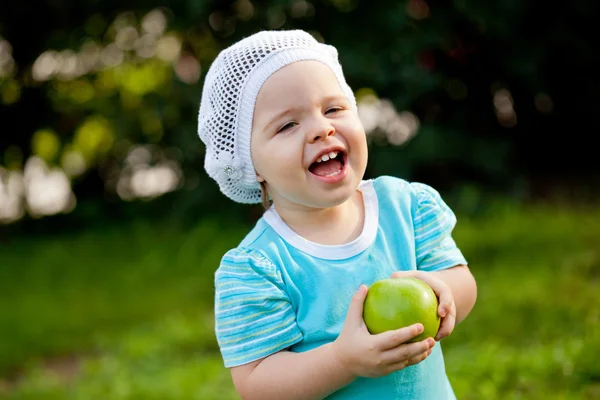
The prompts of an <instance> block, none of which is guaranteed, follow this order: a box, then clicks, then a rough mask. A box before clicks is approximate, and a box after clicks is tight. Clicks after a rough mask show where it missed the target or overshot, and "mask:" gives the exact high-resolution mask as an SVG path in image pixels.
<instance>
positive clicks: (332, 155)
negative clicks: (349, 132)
mask: <svg viewBox="0 0 600 400" xmlns="http://www.w3.org/2000/svg"><path fill="white" fill-rule="evenodd" d="M337 155H338V153H337V151H332V152H331V153H329V159H332V158H335V157H336V156H337Z"/></svg>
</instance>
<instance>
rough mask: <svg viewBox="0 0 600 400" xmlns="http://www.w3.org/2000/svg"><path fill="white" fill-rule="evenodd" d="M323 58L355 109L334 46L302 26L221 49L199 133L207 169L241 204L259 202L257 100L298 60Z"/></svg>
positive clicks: (206, 85)
mask: <svg viewBox="0 0 600 400" xmlns="http://www.w3.org/2000/svg"><path fill="white" fill-rule="evenodd" d="M303 60H315V61H320V62H322V63H324V64H326V65H327V66H329V67H330V68H331V70H332V71H333V72H334V74H335V76H336V77H337V80H338V82H339V84H340V86H341V88H342V90H343V91H344V93H345V94H346V96H347V97H348V99H349V101H350V103H351V104H352V106H353V107H354V108H356V100H355V98H354V94H353V92H352V90H351V89H350V87H349V86H348V84H347V83H346V80H345V79H344V74H343V72H342V67H341V65H340V63H339V60H338V53H337V50H336V49H335V47H333V46H331V45H326V44H322V43H319V42H318V41H317V40H315V39H314V38H313V37H312V36H311V35H310V34H309V33H307V32H304V31H301V30H289V31H261V32H258V33H255V34H254V35H252V36H249V37H247V38H245V39H242V40H240V41H239V42H237V43H235V44H233V45H232V46H230V47H228V48H226V49H224V50H223V51H221V52H220V53H219V55H218V56H217V58H216V59H215V60H214V62H213V63H212V64H211V66H210V68H209V70H208V72H207V74H206V78H205V81H204V86H203V89H202V98H201V102H200V110H199V115H198V134H199V136H200V139H201V140H202V141H203V142H204V145H205V148H206V153H205V159H204V168H205V169H206V172H207V173H208V175H209V176H210V177H211V178H213V179H214V180H215V181H216V182H217V183H218V185H219V188H220V190H221V192H223V194H225V195H226V196H227V197H229V198H230V199H232V200H234V201H237V202H239V203H260V202H261V192H260V184H259V183H258V181H257V177H256V172H255V170H254V165H253V163H252V158H251V156H250V135H251V132H252V117H253V114H254V104H255V102H256V97H257V96H258V92H259V90H260V88H261V86H262V85H263V83H264V82H265V81H266V80H267V79H268V78H269V77H270V76H271V75H272V74H273V73H274V72H276V71H277V70H279V69H280V68H282V67H284V66H286V65H288V64H291V63H293V62H296V61H303Z"/></svg>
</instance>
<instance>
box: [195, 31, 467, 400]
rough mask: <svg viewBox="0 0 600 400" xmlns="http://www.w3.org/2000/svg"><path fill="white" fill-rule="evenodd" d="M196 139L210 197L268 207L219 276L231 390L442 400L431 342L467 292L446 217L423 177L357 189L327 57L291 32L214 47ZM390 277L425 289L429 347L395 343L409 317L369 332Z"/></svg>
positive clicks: (348, 117) (350, 103) (361, 139)
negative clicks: (370, 314)
mask: <svg viewBox="0 0 600 400" xmlns="http://www.w3.org/2000/svg"><path fill="white" fill-rule="evenodd" d="M199 135H200V137H201V138H202V140H203V142H204V143H205V145H206V159H205V168H206V170H207V172H208V174H209V175H210V176H211V177H212V178H214V179H215V180H216V181H217V183H218V184H219V186H220V189H221V191H222V192H223V193H224V194H225V195H226V196H228V197H229V198H231V199H232V200H234V201H237V202H242V203H259V202H261V201H262V202H263V204H264V205H265V208H267V210H266V212H265V213H264V215H263V217H262V218H260V220H259V221H258V222H257V224H256V226H255V227H254V229H253V230H252V231H251V232H250V233H249V234H248V235H247V236H246V238H245V239H244V240H243V241H242V242H241V243H240V244H239V245H238V246H237V247H236V248H234V249H232V250H230V251H228V252H227V253H226V254H225V255H224V256H223V258H222V260H221V265H220V267H219V268H218V270H217V272H216V274H215V287H216V294H215V320H216V327H215V329H216V335H217V339H218V343H219V347H220V350H221V354H222V356H223V359H224V363H225V366H226V367H227V368H230V369H231V375H232V378H233V383H234V385H235V388H236V390H237V391H238V393H239V394H240V395H241V397H242V398H244V399H261V400H265V399H285V400H290V399H321V398H325V397H327V398H331V399H379V400H384V399H436V400H442V399H454V398H455V397H454V393H453V390H452V387H451V385H450V383H449V380H448V378H447V376H446V373H445V368H444V359H443V356H442V351H441V347H440V344H439V343H436V341H439V340H440V339H442V338H443V337H445V336H448V335H449V334H450V333H451V332H452V330H453V328H454V325H455V324H456V323H458V322H460V321H461V320H463V319H464V318H465V317H466V316H467V314H468V313H469V311H470V310H471V308H472V307H473V305H474V303H475V297H476V284H475V281H474V279H473V277H472V275H471V273H470V272H469V269H468V268H467V266H466V261H465V259H464V257H463V256H462V254H461V252H460V250H459V249H458V248H457V247H456V244H455V242H454V241H453V239H452V237H451V231H452V230H453V228H454V225H455V223H456V219H455V216H454V214H453V213H452V211H451V210H450V209H449V208H448V207H447V206H446V204H445V203H444V202H443V201H442V199H441V198H440V196H439V194H438V193H437V192H436V191H435V190H434V189H432V188H431V187H429V186H426V185H424V184H419V183H408V182H406V181H404V180H401V179H398V178H393V177H387V176H384V177H379V178H377V179H373V180H363V175H364V173H365V168H366V164H367V142H366V135H365V132H364V129H363V127H362V125H361V123H360V121H359V119H358V116H357V112H356V103H355V99H354V95H353V92H352V90H351V89H350V88H349V87H348V85H347V84H346V81H345V79H344V75H343V73H342V68H341V66H340V65H339V63H338V58H337V51H336V49H335V48H334V47H331V46H329V45H325V44H321V43H318V42H317V41H316V40H315V39H313V38H312V36H310V35H309V34H308V33H306V32H303V31H297V30H296V31H263V32H259V33H257V34H254V35H252V36H250V37H248V38H245V39H243V40H241V41H239V42H238V43H236V44H234V45H232V46H231V47H229V48H228V49H226V50H224V51H222V52H221V53H220V54H219V55H218V57H217V59H216V60H215V61H214V63H213V64H212V65H211V67H210V69H209V71H208V74H207V76H206V80H205V83H204V88H203V93H202V101H201V104H200V113H199ZM271 201H272V205H271V203H270V202H271ZM390 276H392V277H399V276H414V277H417V278H419V279H422V280H423V281H425V282H426V283H427V284H429V285H430V286H431V287H432V288H433V290H434V291H435V292H436V294H437V296H438V298H439V300H440V307H439V314H440V316H441V317H442V324H441V326H440V329H439V331H438V334H437V336H436V337H435V338H427V339H425V340H423V341H420V342H416V343H406V342H407V341H408V340H409V339H411V338H412V337H414V336H417V335H418V334H419V333H420V332H421V331H422V329H423V327H422V325H420V324H416V325H413V326H407V327H403V328H401V329H398V330H396V331H390V332H385V333H381V334H377V335H371V334H370V333H369V331H368V330H367V328H366V326H365V324H364V321H363V318H362V310H363V302H364V299H365V296H366V294H367V290H368V289H367V287H368V286H369V285H371V284H372V283H373V282H375V281H377V280H380V279H384V278H389V277H390ZM434 339H435V340H434Z"/></svg>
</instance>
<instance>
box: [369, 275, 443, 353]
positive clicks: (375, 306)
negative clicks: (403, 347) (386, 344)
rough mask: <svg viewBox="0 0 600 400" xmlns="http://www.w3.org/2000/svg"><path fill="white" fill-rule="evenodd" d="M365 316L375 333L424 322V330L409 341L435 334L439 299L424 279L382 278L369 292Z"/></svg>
mask: <svg viewBox="0 0 600 400" xmlns="http://www.w3.org/2000/svg"><path fill="white" fill-rule="evenodd" d="M363 319H364V321H365V324H366V325H367V328H368V329H369V332H370V333H371V334H378V333H382V332H385V331H389V330H393V329H399V328H403V327H405V326H409V325H412V324H416V323H418V322H420V323H421V324H423V327H424V328H425V329H424V331H423V332H422V333H421V334H420V335H418V336H416V337H414V338H412V339H411V340H409V342H418V341H420V340H423V339H426V338H428V337H433V338H434V337H435V335H436V334H437V331H438V329H439V327H440V317H439V315H438V299H437V296H436V295H435V293H434V291H433V289H431V287H430V286H429V285H428V284H426V283H425V282H423V281H422V280H420V279H417V278H389V279H382V280H379V281H377V282H375V283H373V284H372V285H371V287H370V288H369V291H368V292H367V298H366V299H365V303H364V311H363Z"/></svg>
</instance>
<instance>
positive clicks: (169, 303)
mask: <svg viewBox="0 0 600 400" xmlns="http://www.w3.org/2000/svg"><path fill="white" fill-rule="evenodd" d="M484 214H485V215H484V216H481V217H477V218H472V217H468V216H466V215H463V216H461V215H459V223H458V225H457V229H456V235H455V237H456V240H457V242H458V244H459V245H460V246H461V248H462V250H463V251H464V253H465V254H466V256H467V259H468V260H469V262H470V265H471V269H472V271H473V273H474V275H475V277H476V279H477V282H478V301H477V304H476V306H475V308H474V310H473V312H472V313H471V314H470V316H469V317H468V318H467V319H466V320H465V321H464V322H463V323H462V324H461V325H459V326H458V327H457V328H456V330H455V332H454V334H453V335H451V336H450V337H449V338H447V339H445V340H444V341H443V346H444V352H445V359H446V365H447V371H448V374H449V377H450V379H451V381H452V383H453V385H454V387H455V390H456V393H457V395H458V397H459V398H461V399H467V400H470V399H473V400H476V399H491V400H493V399H573V400H575V399H591V398H596V397H597V396H598V395H599V394H600V386H599V384H598V382H599V379H600V369H599V368H598V363H597V354H598V352H599V351H600V331H599V329H600V311H599V310H600V301H599V299H598V296H597V288H598V280H599V278H600V252H599V250H598V246H597V243H598V241H599V240H600V227H599V226H598V224H597V223H595V221H598V219H599V218H600V210H599V209H598V208H594V209H586V210H578V211H577V210H569V211H567V210H566V208H562V209H560V208H555V207H546V208H544V207H539V206H538V207H535V208H532V207H527V208H523V207H514V206H507V205H506V204H502V203H495V205H494V206H491V207H490V208H489V209H488V210H487V211H486V212H485V213H484ZM247 228H248V226H247V225H245V224H238V225H237V226H236V225H235V224H228V225H227V226H223V224H222V223H219V221H218V220H217V221H215V220H213V221H212V222H211V221H208V220H206V221H205V222H203V223H201V224H199V225H198V226H197V227H195V228H194V229H191V230H189V231H182V230H180V228H173V227H170V226H168V225H152V224H150V223H142V224H134V225H123V226H119V227H113V228H112V229H105V230H90V231H87V232H85V233H80V234H64V235H60V236H56V237H47V238H46V239H43V240H41V239H37V240H36V239H27V238H20V239H18V240H15V241H12V242H10V243H8V244H6V243H5V244H2V245H1V247H0V253H1V254H2V255H3V268H0V292H1V293H3V302H4V304H7V305H8V306H5V307H2V308H0V371H2V372H0V377H3V378H0V398H3V399H11V400H13V399H15V400H16V399H36V400H38V399H39V400H42V399H90V398H104V399H215V400H217V399H219V400H220V399H230V398H231V399H233V398H237V397H236V395H235V392H234V389H233V386H232V383H231V379H230V377H229V373H228V371H227V370H226V369H225V368H224V367H223V365H222V362H221V358H220V355H219V352H218V348H217V345H216V340H215V338H214V333H213V319H212V302H213V295H214V291H213V286H212V279H213V272H214V270H215V266H216V265H217V264H218V262H219V259H220V257H221V256H222V254H223V251H224V250H226V249H227V248H229V247H231V246H234V245H235V244H236V243H237V242H238V241H239V240H240V239H241V238H242V237H243V235H244V233H245V232H246V229H247Z"/></svg>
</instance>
